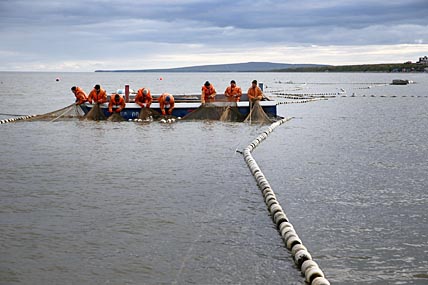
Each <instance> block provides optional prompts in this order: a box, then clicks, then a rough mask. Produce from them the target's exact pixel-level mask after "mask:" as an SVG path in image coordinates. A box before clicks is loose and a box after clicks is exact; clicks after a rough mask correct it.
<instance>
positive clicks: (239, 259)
mask: <svg viewBox="0 0 428 285" xmlns="http://www.w3.org/2000/svg"><path fill="white" fill-rule="evenodd" d="M57 77H59V78H60V81H59V82H56V81H55V78H57ZM161 78H162V80H160V79H161ZM398 78H402V79H410V80H413V81H414V82H415V84H410V85H407V86H392V85H388V83H390V82H391V81H392V79H398ZM231 79H235V80H236V81H237V83H238V85H240V86H241V87H242V88H243V90H244V91H245V90H246V89H247V88H248V87H249V85H250V82H251V80H253V79H258V80H259V81H263V82H264V83H265V86H266V89H265V90H266V91H268V92H269V91H280V92H283V93H289V94H323V93H324V94H327V93H337V92H343V91H344V92H345V93H341V94H340V95H339V96H338V97H336V98H332V99H329V100H322V101H317V102H311V103H305V104H287V105H280V106H279V114H280V115H282V116H287V117H289V116H292V117H294V119H292V120H291V121H289V122H287V123H285V124H284V125H282V126H280V127H279V128H277V129H276V130H275V131H274V132H273V133H272V134H271V136H269V138H268V139H267V140H266V141H264V142H263V143H262V144H261V145H260V146H259V147H258V148H257V149H256V150H255V151H254V153H253V155H254V157H255V159H256V161H257V162H258V164H259V166H260V168H261V169H262V170H263V172H264V174H265V175H266V177H267V179H268V180H269V182H270V184H271V186H272V188H273V189H274V191H275V193H276V194H277V198H278V199H279V201H280V203H281V205H282V207H283V208H284V211H285V212H286V214H287V216H288V217H289V219H290V221H291V222H292V223H293V225H294V227H295V229H296V231H297V232H298V234H299V236H300V237H301V238H302V240H303V242H304V244H305V245H306V246H307V247H308V250H309V251H310V253H311V254H312V257H313V259H314V260H315V261H316V262H317V263H318V264H319V265H320V266H321V267H322V269H323V271H324V272H325V274H326V276H327V278H328V279H329V280H330V282H332V284H428V258H427V256H428V227H427V224H428V211H427V208H428V207H427V206H428V203H427V202H428V180H427V177H428V175H427V173H428V159H427V158H428V129H427V126H428V74H373V73H371V74H363V73H361V74H358V73H349V74H335V73H323V74H321V73H291V74H290V73H253V74H252V73H183V74H176V73H172V74H171V73H166V74H155V73H5V72H3V73H0V99H1V100H2V102H3V104H2V106H3V108H2V110H1V112H0V113H1V114H41V113H46V112H50V111H53V110H56V109H60V108H62V107H64V106H67V105H69V104H71V103H72V102H73V101H74V96H73V95H72V93H71V92H70V87H71V86H73V85H78V86H81V87H83V88H84V89H85V90H86V91H87V92H89V91H90V89H91V87H92V86H93V85H94V84H97V83H99V84H101V85H102V86H103V87H105V88H106V89H107V91H108V92H113V91H115V90H116V89H118V88H123V85H124V84H130V85H131V88H133V89H138V88H141V87H144V86H145V87H149V88H151V90H152V92H153V93H155V94H159V93H162V92H165V91H167V92H171V93H173V94H174V93H175V94H177V93H181V94H183V93H199V90H200V86H202V84H203V83H204V82H205V81H206V80H209V81H211V82H212V83H213V84H214V86H215V87H216V88H217V91H218V92H223V90H224V89H226V87H227V85H228V82H230V80H231ZM352 94H354V96H355V97H351V95H352ZM342 95H346V96H347V97H342ZM279 100H288V99H283V98H279ZM288 101H292V100H288ZM9 117H11V116H10V115H0V119H5V118H9ZM265 128H266V126H250V125H247V124H244V123H221V122H184V121H179V122H177V123H175V124H160V123H158V122H152V123H149V124H147V123H146V124H142V123H134V122H122V123H113V122H90V121H80V120H74V119H73V120H65V121H61V120H58V121H55V122H48V121H35V122H25V121H20V122H17V123H8V124H2V125H0V134H1V137H0V165H1V171H0V284H304V278H303V277H302V276H301V274H300V272H299V271H298V269H297V268H296V266H295V265H294V263H293V260H292V257H291V254H290V252H289V251H288V250H287V249H286V248H285V247H284V244H283V242H282V240H281V237H280V235H279V234H278V232H277V230H276V229H275V227H274V224H273V222H272V220H271V219H270V217H269V213H268V211H267V208H266V206H265V205H264V202H263V199H262V196H261V193H260V191H259V190H258V187H257V185H256V183H255V180H254V178H253V177H252V176H251V173H250V171H249V169H248V167H247V165H246V164H245V162H244V160H243V158H242V156H241V155H240V154H238V153H236V152H235V150H236V149H239V150H242V149H243V148H244V147H245V146H246V145H248V143H250V142H251V141H252V140H253V139H254V138H255V137H256V136H258V135H259V134H260V133H261V132H263V131H264V130H265Z"/></svg>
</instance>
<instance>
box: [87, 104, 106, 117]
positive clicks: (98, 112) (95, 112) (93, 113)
mask: <svg viewBox="0 0 428 285" xmlns="http://www.w3.org/2000/svg"><path fill="white" fill-rule="evenodd" d="M85 119H87V120H93V121H102V120H105V119H106V116H105V115H104V112H103V110H102V109H101V106H100V104H99V103H97V104H94V105H93V106H92V109H91V110H90V111H89V112H88V113H87V114H86V116H85Z"/></svg>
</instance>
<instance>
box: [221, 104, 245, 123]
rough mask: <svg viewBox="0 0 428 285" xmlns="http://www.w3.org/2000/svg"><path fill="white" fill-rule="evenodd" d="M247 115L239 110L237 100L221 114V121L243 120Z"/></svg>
mask: <svg viewBox="0 0 428 285" xmlns="http://www.w3.org/2000/svg"><path fill="white" fill-rule="evenodd" d="M244 119H245V116H244V115H243V114H241V112H239V110H238V105H237V104H236V102H233V103H231V105H229V106H227V107H226V109H225V110H224V111H223V114H221V117H220V121H222V122H242V121H244Z"/></svg>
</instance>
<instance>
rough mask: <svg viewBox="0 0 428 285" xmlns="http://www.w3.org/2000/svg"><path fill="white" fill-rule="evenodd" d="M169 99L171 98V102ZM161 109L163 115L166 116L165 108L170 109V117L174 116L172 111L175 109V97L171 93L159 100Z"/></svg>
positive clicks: (164, 94)
mask: <svg viewBox="0 0 428 285" xmlns="http://www.w3.org/2000/svg"><path fill="white" fill-rule="evenodd" d="M167 97H169V102H168V101H167ZM158 102H159V108H160V109H161V111H162V115H164V116H165V115H166V111H165V108H167V109H168V115H172V110H173V109H174V97H173V96H172V95H171V94H169V93H163V94H162V95H161V96H160V97H159V98H158Z"/></svg>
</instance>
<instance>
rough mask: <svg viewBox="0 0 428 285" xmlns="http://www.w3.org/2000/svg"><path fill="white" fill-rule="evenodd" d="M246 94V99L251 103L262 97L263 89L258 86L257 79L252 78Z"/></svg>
mask: <svg viewBox="0 0 428 285" xmlns="http://www.w3.org/2000/svg"><path fill="white" fill-rule="evenodd" d="M247 95H248V101H250V102H251V103H254V102H255V101H260V100H262V99H263V91H262V89H260V87H259V86H257V80H253V82H252V83H251V87H250V88H249V89H248V92H247Z"/></svg>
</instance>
